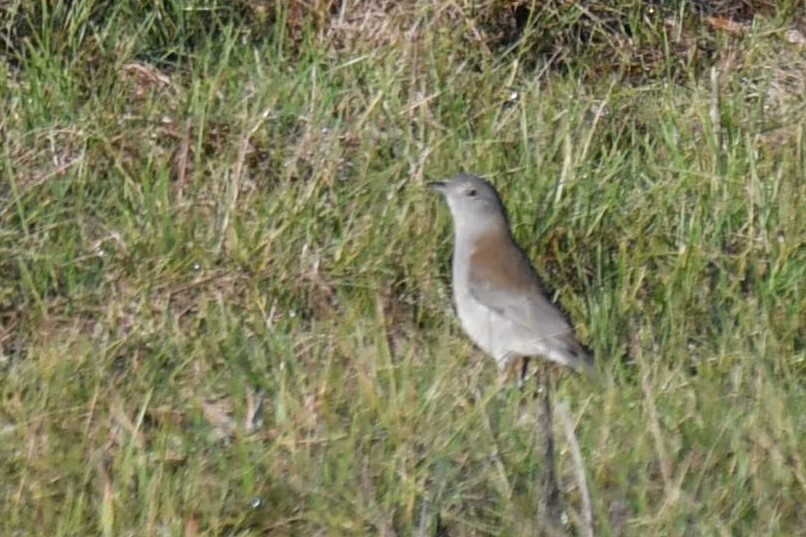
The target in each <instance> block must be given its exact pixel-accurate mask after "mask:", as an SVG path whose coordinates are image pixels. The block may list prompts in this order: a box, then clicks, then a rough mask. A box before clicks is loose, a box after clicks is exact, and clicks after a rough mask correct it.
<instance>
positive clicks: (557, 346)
mask: <svg viewBox="0 0 806 537" xmlns="http://www.w3.org/2000/svg"><path fill="white" fill-rule="evenodd" d="M428 186H429V188H431V189H432V190H435V191H437V192H440V193H441V194H442V195H443V196H444V197H445V200H446V201H447V202H448V207H449V208H450V211H451V215H452V216H453V224H454V232H455V233H454V252H453V298H454V302H455V305H456V312H457V314H458V316H459V320H460V321H461V323H462V327H463V328H464V330H465V332H467V335H468V336H470V339H472V340H473V342H474V343H475V344H476V345H478V346H479V347H480V348H481V349H482V350H483V351H484V352H486V353H487V354H490V355H491V356H492V357H493V358H494V359H495V361H496V364H497V365H498V367H499V369H500V370H502V371H505V370H507V369H508V368H509V367H510V366H511V365H512V364H513V363H515V361H516V360H518V359H523V362H522V369H521V379H520V382H519V384H520V385H521V386H522V383H523V377H524V376H525V374H526V367H527V359H528V358H529V357H532V356H541V357H543V358H546V359H548V360H551V361H553V362H556V363H559V364H562V365H565V366H569V367H572V368H574V369H577V370H584V371H586V372H592V360H591V357H590V355H589V354H588V353H587V351H586V350H585V349H584V347H583V346H582V345H581V344H580V343H579V342H578V341H577V339H576V337H575V335H574V332H573V329H572V328H571V325H570V324H569V322H568V320H567V318H566V317H565V315H564V314H563V312H562V311H561V310H560V308H559V307H558V306H557V305H556V304H554V303H553V302H552V301H551V300H549V298H548V297H547V296H546V294H545V292H544V290H543V287H542V285H541V283H540V278H539V277H538V275H537V272H535V269H534V267H532V264H531V263H530V262H529V259H528V258H527V257H526V255H525V254H524V253H523V250H522V249H521V248H520V247H519V246H518V244H517V243H516V242H515V239H514V238H513V237H512V232H511V231H510V228H509V221H508V219H507V214H506V209H505V208H504V205H503V203H502V202H501V198H500V197H499V195H498V192H496V190H495V188H494V187H493V186H492V185H491V184H490V183H488V182H487V181H485V180H484V179H482V178H481V177H477V176H474V175H465V174H462V175H458V176H456V177H454V178H452V179H450V180H449V181H447V182H435V183H429V185H428Z"/></svg>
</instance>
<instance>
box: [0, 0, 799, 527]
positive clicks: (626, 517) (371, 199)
mask: <svg viewBox="0 0 806 537" xmlns="http://www.w3.org/2000/svg"><path fill="white" fill-rule="evenodd" d="M241 4H243V5H248V4H246V3H241ZM241 4H238V5H241ZM623 4H624V7H623V9H625V10H626V9H633V10H635V9H638V8H636V7H634V6H632V5H631V4H629V5H628V3H627V2H624V3H623ZM116 5H117V7H114V8H110V7H107V6H106V5H105V4H101V3H97V2H91V1H89V0H86V1H83V2H74V3H73V8H72V9H71V8H70V7H69V4H68V3H58V2H57V3H56V5H55V7H52V8H51V9H52V11H47V9H48V8H46V7H39V8H37V9H39V10H40V11H38V12H36V13H34V14H33V15H36V16H32V18H31V19H30V20H29V19H13V20H12V19H9V21H10V22H7V23H4V26H3V31H4V32H6V36H14V37H15V41H14V43H15V44H16V45H20V44H22V45H20V46H18V47H16V48H12V49H9V48H6V49H4V50H6V53H5V56H3V57H2V58H0V87H3V88H6V89H5V90H3V92H4V96H3V99H2V100H0V107H2V109H0V139H1V140H2V142H0V512H2V513H3V516H2V517H1V518H0V534H2V535H54V536H67V535H98V534H102V535H115V536H117V535H186V536H192V535H265V534H271V535H393V534H399V535H411V534H416V533H417V532H418V531H420V530H422V529H424V531H425V533H424V534H426V535H432V534H436V532H437V529H440V530H441V531H442V533H441V534H442V535H452V536H465V535H529V534H532V533H533V532H539V531H541V528H542V524H541V521H538V520H535V515H534V513H535V506H536V504H537V501H538V493H539V491H538V476H539V474H540V471H541V467H542V464H543V461H542V460H540V458H539V456H538V453H539V451H538V448H539V441H540V436H539V434H540V433H539V432H537V431H535V427H534V424H533V423H531V422H530V420H529V419H528V415H529V413H530V411H531V410H530V408H529V406H528V403H526V406H524V403H523V401H521V396H520V395H519V394H518V393H516V392H515V390H504V391H499V390H498V389H497V388H496V382H495V379H496V371H495V368H494V365H493V363H492V360H490V359H489V358H487V357H485V356H483V355H482V354H480V353H479V352H478V351H475V350H473V348H472V347H471V345H470V343H469V342H468V340H467V339H466V338H465V336H464V335H463V333H462V331H461V329H460V327H459V326H458V323H457V321H456V320H455V318H454V316H453V313H452V311H451V306H450V281H449V275H450V251H451V238H452V235H451V229H450V219H449V215H448V212H447V209H446V208H445V207H444V206H443V205H442V204H441V202H440V200H439V199H437V197H436V196H434V195H432V194H431V193H429V192H428V191H427V190H426V189H425V188H424V182H425V181H426V180H427V179H438V178H444V177H447V176H450V175H452V174H454V173H457V172H459V171H475V172H479V173H482V174H484V175H486V176H487V177H488V178H490V179H491V180H492V181H493V182H494V183H495V184H496V185H497V186H498V187H499V189H500V190H501V192H502V195H503V197H504V199H505V201H506V203H507V205H508V207H509V211H510V218H511V220H512V223H513V225H514V228H515V234H516V236H517V238H518V239H519V241H520V242H521V243H522V244H523V245H524V247H525V248H526V249H527V251H528V252H529V254H530V257H531V258H532V259H533V260H534V261H535V264H536V266H537V267H538V269H539V272H540V273H541V274H543V275H544V276H545V277H546V279H547V280H548V281H549V282H550V283H551V284H552V285H553V287H554V288H555V289H556V292H557V297H558V299H559V300H560V301H561V302H562V304H563V305H564V306H565V308H566V309H567V310H568V312H569V313H570V315H571V317H572V318H573V319H574V321H575V324H576V325H577V327H578V331H579V333H580V335H581V337H582V338H583V339H584V340H585V341H586V342H588V343H589V345H590V346H591V347H592V348H593V349H594V350H595V352H596V355H597V359H598V368H599V369H600V371H601V372H602V376H603V378H604V379H605V380H604V381H603V382H602V383H599V384H596V383H593V382H590V381H587V380H585V379H582V378H577V377H575V376H573V375H566V376H564V377H563V378H562V379H561V381H560V387H559V393H558V399H560V400H562V401H564V402H565V403H566V404H567V405H568V407H569V409H570V412H571V414H572V417H573V419H574V422H575V425H576V435H577V439H578V442H579V446H580V449H581V452H582V456H583V460H584V464H585V470H586V473H587V478H588V483H589V487H590V493H591V496H592V499H593V509H594V525H595V529H596V534H597V535H657V536H661V535H684V534H685V535H776V536H777V535H780V536H790V535H798V534H803V531H804V530H803V528H804V527H806V516H804V514H803V507H802V506H803V503H804V501H805V500H806V462H804V459H805V458H806V447H805V446H806V422H805V421H804V419H806V418H804V416H806V390H805V389H804V382H803V378H804V375H806V350H804V343H806V313H804V312H806V283H804V282H806V217H804V209H803V205H804V203H806V182H805V181H804V177H806V137H804V134H806V123H804V121H803V119H802V118H803V117H804V116H803V112H804V99H803V93H802V92H801V91H800V89H799V88H801V87H803V84H804V76H803V72H804V70H803V69H801V68H800V67H802V64H803V60H802V58H801V56H800V52H798V50H799V49H798V48H797V45H794V44H790V43H788V42H787V41H786V40H785V39H783V38H782V36H783V32H784V30H785V29H786V28H788V27H789V25H790V24H791V23H792V20H794V19H793V18H792V17H793V15H792V14H793V13H796V9H795V7H796V6H795V4H794V3H792V4H791V5H789V4H787V6H789V7H788V8H786V7H782V8H781V9H780V10H779V11H778V12H777V13H772V14H768V15H766V16H764V17H759V18H757V19H756V21H755V23H754V25H753V27H752V28H750V29H749V30H748V32H747V33H746V35H744V37H742V38H736V37H731V36H726V35H721V34H718V33H716V34H709V35H710V36H711V38H712V39H713V40H714V42H715V46H716V53H715V54H716V56H715V57H716V58H717V59H720V58H721V59H722V60H724V58H727V57H730V55H731V54H733V55H734V56H733V57H734V58H740V61H739V60H736V61H734V62H733V63H730V62H727V60H725V62H726V63H720V65H721V66H722V67H723V68H722V69H721V72H720V74H721V78H720V83H719V85H720V88H721V93H722V98H721V104H720V110H719V112H720V118H719V125H718V126H716V127H715V123H714V121H713V120H712V118H711V111H712V97H711V91H712V87H711V84H710V81H709V79H708V73H707V69H702V68H697V66H693V65H689V64H687V63H686V62H681V60H680V59H679V57H677V56H675V55H674V51H673V50H674V47H672V46H671V45H669V44H667V48H666V49H663V47H660V49H659V50H663V51H664V52H663V54H665V55H666V56H665V60H664V62H662V64H663V65H662V67H661V68H660V69H659V70H658V71H657V72H653V73H652V74H651V75H652V76H647V77H646V78H644V79H641V80H635V79H632V78H630V77H628V76H626V75H624V76H621V75H618V74H617V75H615V76H613V77H610V76H600V77H594V76H591V75H590V73H592V72H595V71H596V70H597V69H598V68H599V66H597V64H596V56H595V51H591V54H590V56H581V57H579V58H578V60H577V62H576V63H569V62H568V58H566V60H565V63H564V64H563V68H561V69H556V70H555V69H552V68H551V66H548V67H547V66H546V65H544V64H543V63H542V62H541V61H535V58H538V60H539V59H540V58H544V57H543V56H535V55H534V54H533V51H531V50H530V49H529V48H528V47H525V46H521V47H514V48H512V50H510V52H509V53H508V54H505V55H503V54H502V53H501V54H499V51H498V50H497V49H495V48H494V47H488V46H487V44H485V43H483V42H481V41H479V39H481V38H480V37H479V36H480V35H481V36H482V37H483V36H484V34H483V32H482V33H479V32H480V31H481V30H479V28H482V27H481V26H479V27H474V25H473V24H474V23H473V19H472V18H466V17H469V15H468V13H470V11H467V12H463V11H461V10H462V9H466V8H467V7H468V3H467V2H465V3H462V2H459V3H457V6H455V7H454V8H452V9H455V10H458V14H459V15H461V17H459V18H458V19H457V18H456V17H457V16H458V15H457V11H451V9H449V8H447V7H444V8H440V9H435V8H432V7H430V4H429V3H422V4H419V3H417V4H413V5H412V7H410V8H408V10H403V9H401V10H398V11H393V12H390V13H386V14H380V13H378V12H377V11H373V9H376V10H377V7H373V4H372V3H371V2H367V3H365V4H362V5H361V9H365V10H366V12H367V13H369V15H368V16H366V17H364V16H363V13H362V12H355V13H348V14H347V15H346V16H345V18H344V20H343V21H342V22H341V26H338V27H335V29H332V30H330V31H331V33H326V31H327V30H326V29H324V28H322V27H320V26H316V25H314V26H308V25H307V23H298V22H299V21H297V20H296V19H294V18H293V16H294V13H291V12H284V11H283V10H280V11H277V12H275V11H272V10H273V9H274V7H272V5H270V4H268V3H267V4H266V6H268V8H267V9H268V10H269V11H260V10H258V11H254V12H250V13H252V16H255V17H256V15H255V13H262V14H263V15H264V16H266V17H268V18H267V19H266V21H268V20H269V19H271V20H275V18H277V20H278V21H279V22H278V23H276V24H275V25H274V26H271V25H269V23H268V22H266V27H267V28H270V29H269V30H266V31H265V32H264V33H263V34H260V35H258V34H256V33H255V32H256V30H255V26H257V25H259V24H261V23H262V22H265V21H263V19H261V18H260V17H257V18H255V19H249V22H250V23H251V24H252V26H244V27H243V28H241V27H239V26H238V25H236V24H233V22H232V20H231V19H227V17H226V16H225V15H226V11H225V10H216V9H209V10H205V9H201V8H200V9H199V10H198V11H194V10H192V9H188V8H187V7H186V6H183V5H182V4H181V3H171V2H166V3H164V4H163V6H162V8H161V9H164V10H165V11H164V12H161V11H159V10H157V9H156V8H155V10H154V11H152V12H151V14H150V15H143V16H141V15H139V14H138V13H139V12H138V10H137V9H136V6H134V5H133V4H132V5H130V4H129V3H127V2H121V3H119V4H116ZM22 6H24V4H22V3H14V2H12V7H16V8H17V9H18V10H22V11H24V9H23V7H22ZM42 6H45V4H42ZM254 6H259V4H258V3H255V4H254ZM254 6H253V7H254ZM264 7H265V6H264ZM255 9H256V8H255ZM356 9H357V8H356ZM43 10H45V11H43ZM22 11H20V12H17V14H18V15H19V17H22V15H20V14H19V13H21V12H22ZM637 13H638V12H637V11H636V12H635V13H633V14H632V15H630V20H631V21H632V22H631V24H635V25H637V27H639V28H640V24H639V21H640V20H641V19H640V16H639V15H638V14H637ZM479 16H481V15H479ZM37 17H39V18H37ZM205 17H206V18H205ZM452 17H454V18H452ZM463 17H465V18H463ZM558 17H559V16H558ZM569 17H570V16H569ZM560 18H561V17H560ZM21 20H29V24H27V25H26V24H23V23H21V22H20V21H21ZM235 20H237V19H235ZM244 20H247V19H244ZM458 20H462V21H464V22H462V23H461V24H460V23H459V22H457V21H458ZM552 20H555V19H552ZM557 20H559V19H557ZM280 23H283V24H284V26H282V25H281V24H280ZM13 24H16V25H15V26H14V25H13ZM384 24H386V25H385V26H384ZM12 26H13V28H12ZM281 27H282V28H284V29H285V30H284V31H283V32H281V31H279V28H281ZM56 28H58V31H56V30H55V29H56ZM547 28H548V26H547ZM552 28H555V27H552ZM12 29H13V31H12ZM555 30H556V28H555ZM655 30H657V28H655V27H652V31H655ZM552 31H554V30H552ZM646 31H647V34H646V35H636V36H634V37H635V39H636V42H651V43H654V42H655V40H656V39H657V35H656V34H650V33H649V29H648V30H646ZM702 31H704V30H702ZM534 35H546V34H543V33H541V32H540V31H535V34H534ZM552 35H555V34H552ZM606 41H607V40H606ZM593 42H594V43H596V44H597V46H601V44H602V42H601V41H593ZM6 43H8V42H7V41H6ZM801 52H802V51H801ZM546 57H548V56H546ZM798 62H800V63H798ZM799 66H800V67H799ZM633 67H634V62H633V63H631V67H630V69H632V68H633ZM700 67H701V66H700ZM687 69H688V70H687ZM703 73H704V74H703ZM529 400H531V399H529V398H527V401H529ZM261 401H262V405H261V404H260V402H261ZM524 416H526V419H524ZM556 434H557V435H558V438H559V439H560V440H559V444H558V445H559V449H560V453H559V475H560V479H561V483H562V486H563V499H564V501H565V512H566V515H567V518H568V526H567V528H566V529H567V530H568V531H569V532H570V533H575V532H577V531H579V527H580V522H579V520H580V519H579V517H580V501H581V500H580V491H579V490H578V487H577V482H576V480H575V478H574V468H573V465H572V462H571V458H570V454H569V451H568V448H569V446H568V442H567V441H566V439H565V437H564V436H563V435H562V432H561V431H560V430H559V429H558V430H557V432H556ZM438 520H439V526H440V528H437V525H438Z"/></svg>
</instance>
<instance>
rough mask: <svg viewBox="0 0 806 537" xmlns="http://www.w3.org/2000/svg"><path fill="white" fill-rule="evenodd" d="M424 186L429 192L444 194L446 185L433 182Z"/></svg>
mask: <svg viewBox="0 0 806 537" xmlns="http://www.w3.org/2000/svg"><path fill="white" fill-rule="evenodd" d="M425 186H427V187H428V188H430V189H431V190H434V191H435V192H439V193H440V194H444V193H445V186H446V185H445V183H442V182H440V181H434V182H433V183H427V184H426V185H425Z"/></svg>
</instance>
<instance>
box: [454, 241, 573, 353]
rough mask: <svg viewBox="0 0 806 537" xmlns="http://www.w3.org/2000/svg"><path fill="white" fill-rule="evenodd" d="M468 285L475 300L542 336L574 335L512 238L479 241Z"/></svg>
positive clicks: (471, 261)
mask: <svg viewBox="0 0 806 537" xmlns="http://www.w3.org/2000/svg"><path fill="white" fill-rule="evenodd" d="M513 252H514V254H513ZM469 284H470V294H471V295H472V296H473V298H475V299H476V300H478V301H479V302H481V303H482V304H484V305H485V306H487V307H488V308H490V309H491V310H493V311H495V312H496V313H498V314H499V315H501V316H503V317H505V318H507V319H509V320H510V321H512V322H514V323H517V324H520V325H522V326H524V328H525V329H527V330H530V331H533V332H535V333H536V335H538V336H539V337H546V338H551V337H560V336H564V335H566V334H569V333H571V326H570V325H569V323H568V321H567V320H566V318H565V315H564V314H563V312H562V311H561V310H560V309H559V308H558V307H557V306H556V305H555V304H553V303H552V302H551V301H550V300H549V299H548V298H547V297H546V295H545V292H544V290H543V288H542V286H541V285H540V279H539V277H538V276H537V273H536V272H535V270H534V268H532V265H531V263H529V260H528V258H527V257H526V255H525V254H524V253H523V251H522V250H521V249H520V248H519V247H518V246H517V245H516V244H515V243H514V241H512V240H511V239H509V240H508V241H502V240H501V237H496V238H495V239H492V238H491V239H489V240H485V239H482V240H481V241H479V244H478V245H477V247H476V249H475V250H474V252H473V253H472V255H471V259H470V281H469Z"/></svg>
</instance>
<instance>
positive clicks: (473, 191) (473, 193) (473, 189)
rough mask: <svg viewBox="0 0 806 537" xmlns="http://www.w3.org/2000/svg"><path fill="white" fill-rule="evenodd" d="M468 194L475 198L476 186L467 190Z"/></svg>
mask: <svg viewBox="0 0 806 537" xmlns="http://www.w3.org/2000/svg"><path fill="white" fill-rule="evenodd" d="M467 196H468V197H469V198H475V197H476V189H475V188H471V189H470V190H468V191H467Z"/></svg>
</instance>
